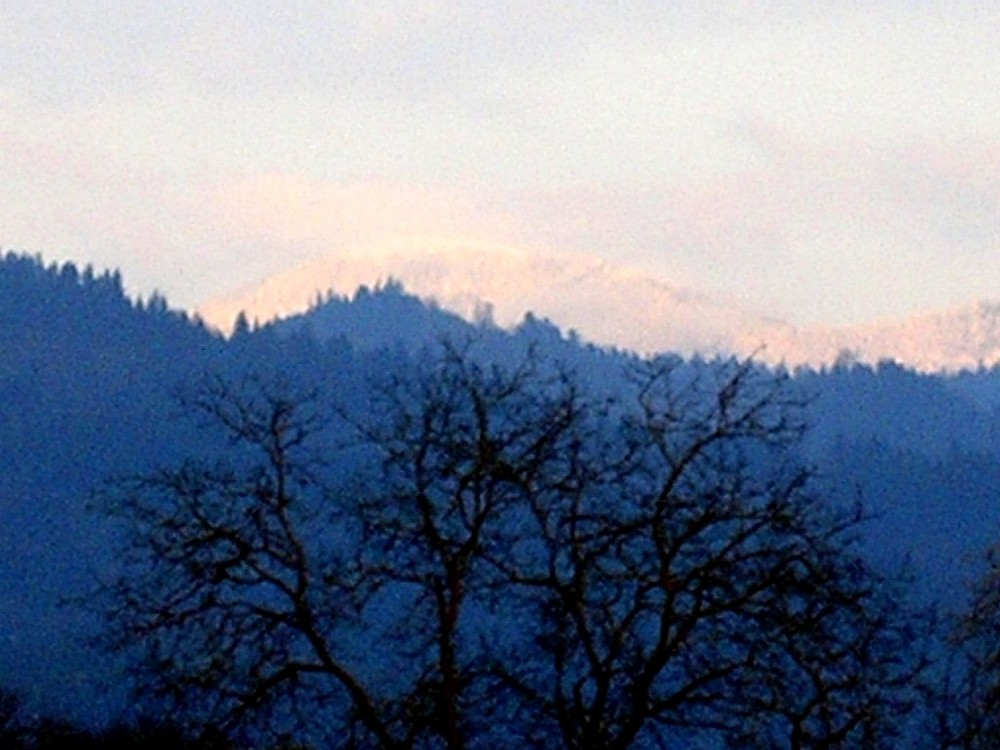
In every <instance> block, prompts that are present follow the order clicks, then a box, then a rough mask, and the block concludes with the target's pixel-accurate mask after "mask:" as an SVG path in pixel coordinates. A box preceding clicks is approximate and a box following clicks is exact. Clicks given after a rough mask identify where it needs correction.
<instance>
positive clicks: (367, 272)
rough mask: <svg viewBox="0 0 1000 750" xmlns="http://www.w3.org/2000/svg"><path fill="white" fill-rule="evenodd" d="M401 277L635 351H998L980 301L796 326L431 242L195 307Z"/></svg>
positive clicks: (926, 363) (298, 297)
mask: <svg viewBox="0 0 1000 750" xmlns="http://www.w3.org/2000/svg"><path fill="white" fill-rule="evenodd" d="M390 279H394V280H397V281H399V282H401V283H402V284H403V285H404V287H405V289H406V290H407V291H408V292H410V293H412V294H415V295H417V296H419V297H421V298H423V299H426V300H432V301H433V302H434V303H435V304H437V305H439V306H440V307H442V308H444V309H446V310H449V311H451V312H454V313H457V314H458V315H460V316H461V317H463V318H465V319H467V320H475V319H481V318H483V317H489V318H491V319H492V320H494V321H495V322H496V323H497V324H499V325H501V326H504V327H509V326H512V325H515V324H516V323H518V322H520V320H521V319H522V318H523V317H524V315H525V313H527V312H532V313H534V314H535V315H538V316H542V317H545V318H548V319H550V320H552V321H553V322H554V323H556V324H557V325H559V326H560V327H562V328H563V329H567V330H568V329H572V330H575V331H576V332H578V333H579V334H580V335H581V336H582V337H583V338H584V339H586V340H588V341H592V342H594V343H597V344H601V345H608V346H616V347H620V348H624V349H629V350H633V351H637V352H640V353H653V352H663V351H677V352H682V353H685V354H692V353H701V354H707V355H711V354H716V353H722V354H729V353H735V354H738V355H744V356H746V355H750V354H755V355H756V356H758V357H759V358H761V359H764V360H766V361H769V362H772V363H778V362H783V363H786V364H788V365H799V364H810V365H814V366H819V365H824V364H831V363H833V362H835V361H836V360H837V359H838V358H842V357H845V356H847V357H848V358H851V359H854V360H857V361H861V362H871V363H874V362H878V361H879V360H882V359H894V360H896V361H898V362H900V363H901V364H904V365H908V366H911V367H914V368H916V369H919V370H922V371H954V370H959V369H967V368H975V367H977V366H979V365H981V364H982V365H987V366H990V365H993V364H995V363H997V362H1000V304H993V305H991V304H979V305H976V306H973V307H968V308H960V309H955V310H949V311H945V312H938V313H932V314H927V315H922V316H919V317H915V318H912V319H909V320H903V321H883V322H877V323H870V324H864V325H858V326H849V327H844V328H822V327H816V328H805V329H800V328H796V327H794V326H792V325H790V324H788V323H784V322H781V321H778V320H774V319H770V318H766V317H763V316H760V315H757V314H754V313H751V312H748V311H747V310H744V309H740V308H739V307H736V306H733V305H728V304H725V303H722V302H719V301H716V300H713V299H710V298H709V297H707V296H705V295H702V294H699V293H697V292H692V291H690V290H685V289H680V288H677V287H674V286H671V285H669V284H668V283H666V282H663V281H661V280H659V279H656V278H653V277H652V276H650V275H649V274H647V273H644V272H642V271H639V270H636V269H632V268H627V267H622V266H616V265H612V264H610V263H607V262H606V261H603V260H601V259H598V258H594V257H587V256H580V255H575V254H574V255H569V254H566V255H560V254H545V253H540V252H533V251H526V250H521V249H516V248H510V247H495V246H485V245H471V244H468V243H466V244H459V243H442V242H435V241H408V242H405V243H396V244H394V245H391V246H389V247H387V248H382V249H379V250H377V251H349V252H337V253H334V254H331V255H328V256H326V257H322V258H319V259H316V260H313V261H310V262H308V263H306V264H304V265H301V266H299V267H297V268H293V269H291V270H289V271H286V272H284V273H282V274H279V275H277V276H275V277H272V278H271V279H269V280H267V281H265V282H264V283H263V284H261V285H260V286H259V287H257V288H256V289H252V290H249V291H247V292H244V293H240V294H237V295H234V296H232V297H229V298H226V299H220V300H216V301H213V302H211V303H209V304H207V305H205V306H204V307H203V308H202V309H201V310H199V312H200V314H201V315H202V317H203V318H204V319H205V320H206V321H207V322H208V323H210V324H211V325H214V326H216V327H218V328H221V329H223V330H228V329H229V328H230V327H231V325H232V323H233V321H234V319H235V318H236V316H237V314H238V313H240V312H241V311H242V312H245V313H246V314H247V316H248V317H249V318H250V319H256V320H259V321H260V322H266V321H270V320H272V319H275V318H283V317H288V316H290V315H294V314H297V313H301V312H303V311H304V310H306V309H307V308H308V307H309V306H310V304H312V303H314V302H315V301H316V300H317V298H318V297H321V296H322V295H324V294H325V293H327V292H330V291H332V292H333V293H335V294H338V295H343V296H350V295H352V294H354V292H355V291H356V290H357V289H358V288H359V287H360V286H371V285H377V284H380V283H384V282H386V281H388V280H390Z"/></svg>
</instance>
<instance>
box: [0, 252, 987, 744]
mask: <svg viewBox="0 0 1000 750" xmlns="http://www.w3.org/2000/svg"><path fill="white" fill-rule="evenodd" d="M0 321H2V323H3V325H2V326H0V404H2V405H3V406H2V408H3V412H2V420H0V549H2V550H3V554H2V555H0V691H2V692H0V743H7V744H3V746H4V747H7V746H8V744H9V746H11V747H14V748H21V747H24V748H28V747H39V748H40V747H48V746H52V747H55V746H60V747H73V746H74V745H75V746H79V747H122V746H129V744H128V743H130V742H131V743H135V742H138V741H140V740H137V739H136V738H137V737H138V738H142V739H141V741H142V742H143V743H144V745H143V746H149V747H157V746H163V747H182V746H188V747H196V746H197V747H222V746H226V745H232V746H234V747H241V746H253V747H292V746H298V747H306V746H309V747H317V748H319V747H385V748H390V747H392V748H404V747H405V748H424V747H427V748H430V747H448V748H459V747H491V748H492V747H575V748H605V747H606V748H612V747H617V748H626V747H691V746H699V747H740V748H746V747H754V746H760V747H788V748H805V747H844V748H849V747H858V748H861V747H921V746H923V747H928V748H945V747H949V748H950V747H954V748H970V749H971V748H987V747H996V744H995V743H996V739H995V738H996V737H997V736H1000V732H998V722H1000V645H998V644H1000V639H998V638H997V636H996V633H997V632H998V630H1000V591H998V578H997V573H996V565H997V560H996V559H995V558H994V557H991V555H990V553H989V551H990V550H991V549H992V548H993V547H994V545H996V544H997V543H998V542H1000V502H998V501H997V497H996V487H997V486H998V480H1000V453H998V452H997V450H996V445H997V437H998V427H1000V421H998V417H1000V412H998V411H997V409H998V407H1000V372H996V371H992V370H980V371H974V372H965V373H960V374H956V375H924V374H918V373H915V372H913V371H910V370H907V369H905V368H902V367H900V366H898V365H895V364H893V363H891V362H885V363H882V364H880V365H879V366H877V367H869V366H864V365H858V364H855V363H851V362H850V361H847V360H846V359H845V361H843V362H842V363H840V364H838V365H836V366H834V367H831V368H828V369H825V370H822V371H814V370H808V369H801V370H795V371H791V372H789V371H784V370H780V369H779V370H774V369H768V368H765V367H762V366H759V365H757V364H755V363H753V362H743V361H736V360H713V361H705V360H700V359H682V358H680V357H677V356H673V355H670V354H666V353H665V354H663V355H661V356H658V357H654V358H642V357H638V356H636V355H634V354H631V353H628V352H620V351H613V350H608V349H602V348H598V347H594V346H590V345H588V344H586V343H585V342H581V341H580V340H578V338H577V337H575V336H573V335H565V334H563V333H562V332H561V331H559V330H558V329H557V328H555V327H554V326H552V325H551V324H549V323H548V322H546V321H544V320H539V319H537V318H534V317H532V316H530V315H529V316H527V317H526V318H525V320H524V321H523V322H522V323H521V325H519V326H518V327H517V328H516V329H514V330H511V331H506V330H501V329H499V328H497V327H495V326H494V325H493V324H492V323H491V321H490V320H489V319H488V317H484V318H483V319H482V320H481V321H480V322H478V323H476V324H470V323H466V322H464V321H463V320H461V319H459V318H457V317H455V316H453V315H450V314H448V313H445V312H443V311H441V310H439V309H436V308H435V307H434V306H433V305H430V304H427V303H424V302H422V301H420V300H417V299H415V298H414V297H411V296H409V295H408V294H407V293H406V292H405V290H403V289H402V288H401V287H400V286H399V285H398V284H395V283H393V282H391V281H390V282H388V283H386V284H385V285H383V286H381V287H379V288H376V289H373V290H372V289H361V290H359V291H358V292H357V293H356V294H355V295H354V296H353V297H351V298H350V299H346V298H340V297H332V296H329V295H327V296H323V297H320V298H318V299H317V300H316V302H315V304H314V306H313V307H312V309H310V310H309V311H308V312H307V313H304V314H302V315H300V316H296V317H293V318H290V319H287V320H283V321H278V322H275V323H270V324H267V325H258V324H257V323H256V322H251V321H247V320H245V319H241V320H239V321H237V325H236V327H235V331H234V333H233V335H232V336H231V337H223V336H222V335H220V334H219V333H217V332H215V331H212V330H210V329H208V328H207V327H206V326H205V325H204V324H202V323H201V322H200V321H199V320H198V319H197V318H194V317H190V316H188V315H186V314H183V313H180V312H177V311H174V310H172V309H170V307H169V306H168V304H167V302H166V301H165V300H164V299H162V298H161V297H159V296H155V295H154V296H153V297H152V298H151V299H148V300H133V299H130V298H129V297H128V296H127V295H126V294H125V292H124V290H123V284H122V280H121V278H120V276H119V275H118V274H117V273H96V272H94V271H93V270H92V269H90V268H86V269H82V270H81V269H78V268H76V267H75V266H73V265H72V264H66V265H62V266H57V265H45V264H44V263H43V262H42V261H41V260H40V259H38V258H31V257H25V256H18V255H13V254H8V255H7V256H6V257H4V258H3V259H2V260H0ZM165 716H167V717H170V718H169V721H167V720H164V718H163V717H165ZM59 738H61V739H59ZM115 743H118V744H117V745H116V744H115ZM921 743H922V744H921Z"/></svg>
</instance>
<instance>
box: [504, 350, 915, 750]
mask: <svg viewBox="0 0 1000 750" xmlns="http://www.w3.org/2000/svg"><path fill="white" fill-rule="evenodd" d="M636 395H637V404H636V406H635V408H632V409H629V408H628V407H627V405H626V406H624V407H621V406H619V408H618V409H616V410H613V411H612V412H610V413H609V414H608V416H611V417H614V419H611V420H609V419H607V418H601V419H598V420H597V422H596V423H595V424H593V425H592V426H591V427H589V428H587V431H586V433H587V434H586V435H585V436H582V439H573V440H569V441H565V442H564V444H563V446H562V448H563V452H562V453H561V456H560V460H559V461H558V462H556V463H554V464H553V465H552V466H550V467H547V470H548V471H549V472H550V473H549V474H548V475H547V476H545V477H544V478H542V480H541V481H539V479H538V478H534V477H532V478H526V479H525V486H526V487H527V488H528V492H527V493H526V495H527V497H528V498H529V503H530V517H531V519H532V521H533V524H532V525H531V526H530V527H529V528H528V529H527V531H519V532H518V533H517V534H516V535H515V538H512V539H511V540H510V541H509V543H508V545H507V546H506V548H505V552H504V553H503V554H502V555H501V556H499V557H498V558H497V559H495V561H494V562H495V564H496V566H497V567H498V568H499V569H500V570H502V571H503V574H504V578H505V580H506V581H508V582H509V584H510V585H509V586H508V589H510V590H513V591H514V592H515V595H516V596H519V597H520V600H521V601H520V602H519V605H518V609H519V611H520V612H522V613H524V612H532V613H533V619H532V621H531V625H530V626H528V628H527V630H528V633H529V634H530V638H531V639H532V640H533V641H534V642H535V644H536V648H537V650H536V651H534V652H533V653H534V654H535V656H534V657H533V658H532V659H530V660H518V659H506V660H503V659H500V660H496V661H495V663H494V673H495V675H496V676H497V679H498V680H499V684H501V685H503V686H504V687H506V688H507V689H508V690H510V691H512V692H513V693H514V694H516V695H518V696H519V697H520V698H521V699H522V700H523V701H524V703H525V704H526V705H527V706H529V707H530V708H531V709H532V715H533V716H534V717H535V720H536V722H537V724H538V726H539V730H541V727H542V726H544V725H546V724H547V725H548V726H549V727H556V728H557V731H558V734H559V735H560V736H561V739H562V743H563V744H564V745H565V746H566V747H571V748H594V749H596V748H628V747H633V746H636V745H643V746H645V745H649V744H654V743H657V742H666V741H667V739H668V738H670V737H674V739H675V741H677V737H678V736H681V737H683V736H685V735H689V734H690V733H691V732H692V731H704V732H709V733H712V734H714V735H715V736H717V737H720V738H722V739H723V740H725V741H727V742H729V743H730V744H732V745H733V746H735V747H748V746H750V745H752V744H754V743H760V744H762V745H763V746H767V747H782V746H784V747H792V748H806V747H849V746H859V747H860V746H882V745H879V744H878V743H879V742H881V743H882V744H883V745H884V743H886V742H888V741H889V739H890V738H891V736H892V732H891V729H892V726H893V724H894V723H896V722H897V720H898V719H899V718H900V716H901V715H902V714H903V713H905V710H904V709H905V708H906V706H905V705H904V703H903V702H901V701H900V695H901V694H902V693H903V691H905V690H907V689H908V688H909V686H910V684H911V681H912V678H913V677H914V675H915V674H916V672H917V671H918V670H919V668H920V663H919V661H918V660H913V659H909V658H907V654H908V653H909V649H910V644H909V643H907V642H904V641H905V636H906V634H907V632H908V631H907V620H906V618H905V617H904V614H903V613H902V611H901V610H899V609H897V608H895V607H894V606H893V605H892V603H891V602H890V601H889V600H888V599H887V594H888V592H887V591H886V590H883V589H882V584H883V582H882V581H881V580H880V579H879V577H878V576H876V575H875V574H874V573H873V572H872V571H871V570H870V569H869V568H868V567H867V566H866V565H865V564H864V563H863V562H862V561H861V559H860V558H859V557H858V556H857V555H856V554H855V553H854V552H852V550H851V542H850V539H849V537H848V536H846V534H847V532H848V531H849V530H850V529H851V528H852V527H853V526H854V525H855V524H856V523H857V521H859V520H860V516H858V515H855V514H848V515H844V514H843V513H839V514H838V513H836V512H833V511H831V510H830V509H829V508H828V507H827V506H825V505H824V504H823V503H821V502H820V501H819V500H818V499H817V498H815V497H813V496H812V495H811V493H810V491H809V475H808V472H805V471H804V470H802V469H801V468H799V466H798V464H797V463H796V462H795V461H794V460H793V458H792V456H791V455H790V450H791V448H792V447H793V442H794V440H795V437H796V435H797V434H798V432H799V429H800V427H799V426H798V425H796V424H794V423H793V422H792V421H790V420H789V415H790V414H794V413H795V409H794V404H792V403H789V402H788V396H787V392H786V391H785V390H784V388H783V385H782V383H781V382H780V381H778V380H775V379H774V378H773V376H771V375H769V374H766V373H762V372H761V371H760V370H758V369H757V368H755V367H754V366H753V365H752V364H751V363H748V362H743V363H739V362H733V363H729V364H728V365H727V366H722V367H719V366H714V367H710V368H705V369H702V370H696V369H691V368H687V367H682V366H680V365H679V363H677V362H676V361H669V360H668V361H666V362H665V363H663V364H660V365H656V364H654V365H652V366H651V367H649V368H647V369H646V371H645V373H644V374H643V376H642V377H641V379H640V381H639V382H638V386H637V391H636ZM578 437H580V436H578V435H574V438H578ZM519 543H521V544H523V549H524V552H523V553H519V551H518V550H519V549H520V548H519ZM676 730H680V732H681V734H679V735H678V733H677V731H676Z"/></svg>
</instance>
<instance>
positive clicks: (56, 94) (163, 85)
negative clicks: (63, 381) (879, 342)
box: [0, 0, 1000, 323]
mask: <svg viewBox="0 0 1000 750" xmlns="http://www.w3.org/2000/svg"><path fill="white" fill-rule="evenodd" d="M112 6H116V7H112ZM398 235H407V236H426V237H440V238H442V239H447V240H449V241H452V240H455V239H459V240H464V239H468V240H476V241H479V242H486V243H494V242H495V243H498V244H504V245H515V246H518V247H526V248H538V249H552V250H558V251H563V252H581V253H587V254H590V255H598V256H601V257H603V258H605V259H607V260H609V261H611V262H614V263H623V264H629V265H634V266H640V267H642V268H645V269H648V270H650V271H652V272H654V273H655V274H656V275H658V276H660V277H661V278H663V279H664V280H665V281H667V282H669V283H672V284H675V285H679V286H685V287H691V288H695V289H698V290H701V291H704V292H707V293H709V294H714V295H718V296H721V297H723V298H725V299H728V300H731V301H736V302H739V303H742V304H745V305H747V306H749V307H751V308H752V309H755V310H757V311H763V312H768V313H771V314H773V315H776V316H781V317H784V318H787V319H790V320H793V321H795V322H800V323H805V322H816V321H822V322H828V323H844V322H853V321H860V320H868V319H872V318H877V317H886V316H894V315H906V314H909V313H912V312H915V311H918V310H925V309H929V308H936V307H942V306H949V305H956V304H961V303H964V302H968V301H972V300H976V299H1000V3H997V2H983V3H971V2H970V3H959V2H953V3H944V2H916V1H915V0H914V1H913V2H882V3H878V2H836V3H834V2H831V3H818V2H815V1H813V0H809V1H805V0H803V1H802V2H764V1H762V2H749V1H747V2H730V3H705V2H669V3H668V2H664V1H663V0H658V1H657V2H597V1H596V0H592V1H590V2H575V3H570V2H545V1H544V0H530V1H526V2H464V3H463V2H458V1H457V0H455V1H452V2H444V1H443V0H433V1H430V2H428V1H426V0H425V1H423V2H412V3H394V2H386V1H385V0H383V1H382V2H378V3H370V2H354V1H344V0H341V1H340V2H282V3H267V4H265V3H235V2H234V3H227V2H213V3H206V2H192V3H184V2H163V1H162V0H157V2H151V3H145V2H127V3H120V4H117V3H115V4H111V3H82V2H76V1H74V0H71V1H68V2H54V1H51V0H50V1H47V2H36V1H34V0H25V1H24V2H17V3H15V2H4V3H2V5H0V247H3V248H5V249H9V250H11V249H13V250H21V251H26V252H31V253H36V252H37V253H41V254H42V255H43V256H44V257H45V258H47V259H50V260H63V259H73V260H75V261H77V262H79V263H81V264H82V263H86V262H92V263H94V264H95V265H97V266H100V267H107V266H110V267H119V268H121V269H122V270H123V272H124V273H125V276H126V280H127V281H128V282H130V286H131V287H132V288H133V289H134V290H136V291H140V292H148V291H149V290H151V289H153V288H158V289H160V290H162V291H164V292H166V294H167V295H168V297H169V299H170V300H171V302H172V303H174V304H175V305H180V306H185V307H192V306H195V305H197V304H199V303H201V302H204V301H206V300H207V299H210V298H212V297H214V296H217V295H219V294H222V293H225V292H228V291H231V290H233V289H235V288H239V287H243V286H246V285H247V284H251V283H253V282H255V281H257V280H259V279H262V278H263V277H265V276H267V275H269V274H272V273H274V272H277V271H279V270H282V269H284V268H286V267H288V266H290V265H293V264H296V263H298V262H300V261H302V260H304V259H306V258H309V257H311V256H313V255H316V254H320V253H326V252H331V251H335V250H337V249H338V248H345V247H358V246H361V247H376V246H378V244H379V242H388V241H390V240H391V239H392V238H393V237H395V236H398Z"/></svg>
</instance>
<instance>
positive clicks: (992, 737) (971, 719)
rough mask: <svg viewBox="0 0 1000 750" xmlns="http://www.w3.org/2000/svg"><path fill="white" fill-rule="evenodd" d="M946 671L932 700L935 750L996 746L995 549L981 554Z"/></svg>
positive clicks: (999, 711) (998, 576)
mask: <svg viewBox="0 0 1000 750" xmlns="http://www.w3.org/2000/svg"><path fill="white" fill-rule="evenodd" d="M950 645H951V648H952V649H953V651H952V659H951V663H950V664H949V667H950V671H949V673H948V674H947V675H945V678H946V679H942V680H941V682H942V684H943V686H944V687H943V689H942V690H940V691H939V692H938V694H937V696H936V698H937V701H938V705H937V708H938V722H939V730H938V731H939V734H940V736H941V746H942V747H945V748H955V749H957V750H996V749H997V748H1000V547H994V548H993V549H991V550H990V551H989V553H988V555H987V570H986V572H985V573H984V574H983V576H982V577H981V579H980V580H979V581H978V582H977V583H976V584H975V586H974V587H973V591H972V598H971V601H970V603H969V606H968V608H967V610H966V611H965V613H964V614H963V615H961V616H960V617H958V618H957V621H956V622H955V625H954V628H953V631H952V633H951V641H950Z"/></svg>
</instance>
